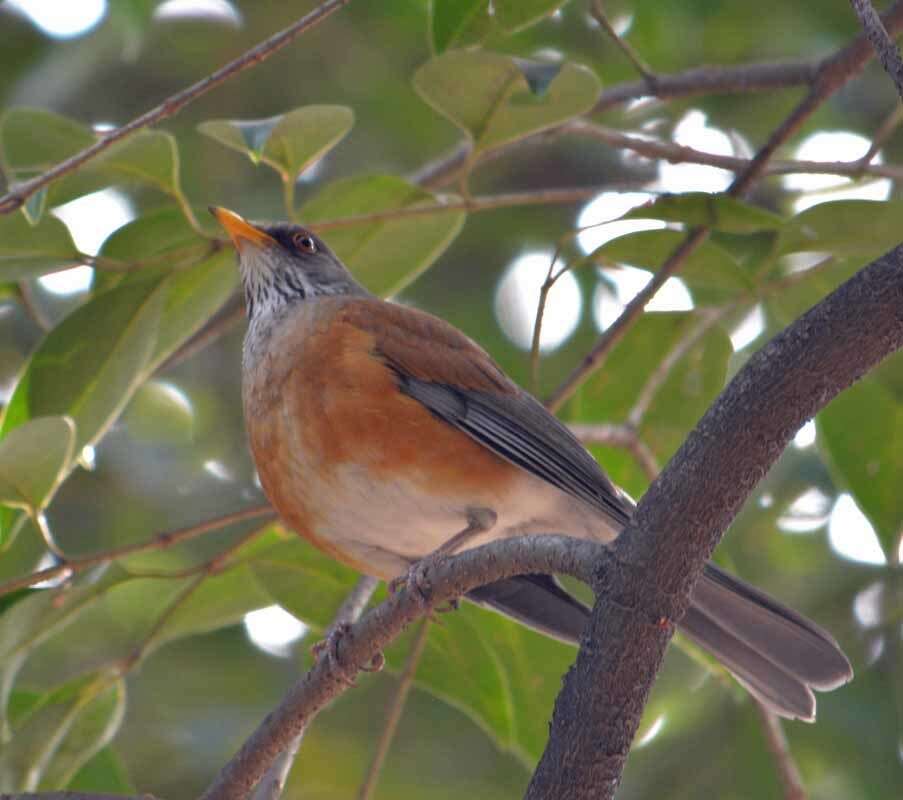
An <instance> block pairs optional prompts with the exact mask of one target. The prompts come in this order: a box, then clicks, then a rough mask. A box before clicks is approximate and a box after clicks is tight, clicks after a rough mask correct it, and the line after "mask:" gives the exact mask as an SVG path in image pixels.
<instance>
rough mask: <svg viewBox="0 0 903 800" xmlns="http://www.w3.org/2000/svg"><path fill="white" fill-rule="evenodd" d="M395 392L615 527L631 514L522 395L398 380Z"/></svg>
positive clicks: (571, 441) (581, 452)
mask: <svg viewBox="0 0 903 800" xmlns="http://www.w3.org/2000/svg"><path fill="white" fill-rule="evenodd" d="M399 385H400V388H401V391H402V392H404V393H405V394H407V395H408V396H410V397H413V398H414V399H415V400H417V401H419V402H420V403H423V405H424V406H426V408H428V409H429V410H430V411H431V412H432V413H433V414H435V415H436V416H437V417H439V418H440V419H443V420H445V421H446V422H448V423H449V424H450V425H453V426H454V427H456V428H458V429H459V430H461V431H463V432H464V433H466V434H467V435H468V436H470V437H472V438H473V439H476V441H478V442H479V443H480V444H482V445H484V446H485V447H487V448H489V449H490V450H492V451H493V452H494V453H496V454H497V455H499V456H501V457H502V458H504V459H505V460H507V461H510V462H511V463H512V464H515V465H516V466H518V467H520V468H521V469H524V470H526V471H527V472H530V473H532V474H533V475H536V476H537V477H538V478H542V479H543V480H545V481H547V482H548V483H551V484H552V485H553V486H556V487H558V488H559V489H561V490H562V491H564V492H567V493H568V494H570V495H572V496H573V497H576V498H577V499H579V500H582V501H583V502H584V503H588V504H589V505H591V506H594V507H595V508H598V509H599V511H601V512H602V513H603V514H605V516H607V517H609V518H611V519H612V520H614V521H615V522H616V523H617V524H618V525H621V526H623V525H626V524H627V521H628V519H629V518H630V514H631V512H632V510H633V503H632V502H631V501H630V500H629V499H627V498H626V497H625V496H624V495H623V494H622V493H621V492H620V491H619V490H618V489H617V488H616V487H615V485H614V484H613V483H612V482H611V481H610V480H609V478H608V476H607V475H606V474H605V473H604V472H603V471H602V470H601V468H600V467H599V465H598V464H597V463H596V460H595V459H594V458H593V457H592V456H591V455H590V454H589V452H587V450H586V448H584V447H583V445H582V444H580V442H579V441H578V440H577V438H576V437H575V436H574V435H573V434H572V433H571V432H570V431H569V430H568V429H567V427H565V426H564V425H563V424H562V423H561V422H559V421H558V420H557V419H556V418H555V417H554V416H552V415H551V414H549V412H548V411H546V409H545V408H543V407H542V405H540V404H539V402H537V401H536V400H535V399H534V398H533V397H531V396H530V395H529V394H527V393H526V392H518V393H516V394H504V395H497V394H488V393H485V392H475V391H462V390H460V389H456V388H455V387H453V386H446V385H444V384H440V383H431V382H429V381H424V380H420V379H419V378H412V377H411V376H409V375H399Z"/></svg>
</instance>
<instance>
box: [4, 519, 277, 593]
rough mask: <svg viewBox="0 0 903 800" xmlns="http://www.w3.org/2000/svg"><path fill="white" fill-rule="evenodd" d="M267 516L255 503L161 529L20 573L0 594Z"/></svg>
mask: <svg viewBox="0 0 903 800" xmlns="http://www.w3.org/2000/svg"><path fill="white" fill-rule="evenodd" d="M266 516H270V517H272V519H275V518H276V512H275V511H273V509H272V508H271V507H270V506H268V505H264V506H254V507H252V508H245V509H242V510H241V511H235V512H233V513H231V514H224V515H223V516H221V517H216V518H214V519H210V520H205V521H204V522H199V523H198V524H197V525H189V526H188V527H185V528H178V529H176V530H173V531H164V532H163V533H158V534H157V535H156V536H154V537H153V538H152V539H147V540H145V541H142V542H135V543H134V544H126V545H122V546H121V547H114V548H111V549H110V550H103V551H101V552H99V553H93V554H92V555H89V556H78V557H76V558H67V559H66V560H65V561H64V562H63V563H62V564H57V565H56V566H53V567H47V569H40V570H38V571H37V572H33V573H31V574H30V575H23V576H22V577H21V578H13V579H12V580H9V581H7V582H6V583H3V584H0V597H3V595H6V594H9V593H10V592H15V591H16V590H18V589H25V588H27V587H29V586H34V585H35V584H36V583H43V582H44V581H52V580H56V579H58V578H66V577H69V576H71V575H75V574H77V573H79V572H84V571H85V570H86V569H91V567H96V566H97V565H98V564H107V563H109V562H110V561H115V560H116V559H119V558H125V557H126V556H130V555H134V554H135V553H144V552H147V551H148V550H164V549H166V548H167V547H172V546H173V545H176V544H180V543H181V542H187V541H188V540H189V539H195V538H197V537H198V536H203V535H204V534H205V533H210V531H216V530H220V529H221V528H225V527H227V526H229V525H234V524H236V523H238V522H245V521H247V520H249V519H257V518H258V517H266Z"/></svg>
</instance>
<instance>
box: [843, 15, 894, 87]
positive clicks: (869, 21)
mask: <svg viewBox="0 0 903 800" xmlns="http://www.w3.org/2000/svg"><path fill="white" fill-rule="evenodd" d="M850 5H851V6H853V11H855V12H856V16H857V17H859V21H860V22H861V23H862V29H863V30H864V31H865V35H866V36H868V39H869V41H870V42H871V43H872V47H873V48H874V49H875V54H876V55H877V56H878V60H879V61H880V62H881V66H882V67H884V71H885V72H886V73H887V74H888V75H890V78H891V80H892V81H893V82H894V86H896V87H897V94H898V95H900V98H901V99H903V59H901V58H900V51H899V49H898V48H897V45H896V44H895V43H894V40H893V39H891V38H890V36H889V35H888V33H887V29H886V28H885V27H884V23H882V22H881V17H879V16H878V12H877V11H875V7H874V6H873V5H872V4H871V1H870V0H850Z"/></svg>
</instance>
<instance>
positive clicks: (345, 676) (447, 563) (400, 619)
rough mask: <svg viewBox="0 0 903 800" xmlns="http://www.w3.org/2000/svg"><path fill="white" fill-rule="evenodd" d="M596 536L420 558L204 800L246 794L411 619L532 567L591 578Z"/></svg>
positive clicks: (508, 542)
mask: <svg viewBox="0 0 903 800" xmlns="http://www.w3.org/2000/svg"><path fill="white" fill-rule="evenodd" d="M604 550H605V546H604V545H602V544H601V543H598V542H589V541H581V540H578V539H571V538H569V537H566V536H552V535H550V536H526V537H517V538H512V539H505V540H501V541H495V542H492V543H491V544H487V545H483V546H482V547H477V548H474V549H472V550H467V551H466V552H464V553H461V554H460V555H456V556H454V557H439V558H436V557H429V558H427V559H424V560H423V561H421V562H419V564H418V565H417V568H416V573H415V574H416V577H415V578H414V579H413V580H412V581H411V582H409V584H408V585H407V586H404V587H403V588H401V589H400V590H399V591H398V592H397V593H395V594H393V595H390V596H389V598H388V599H387V600H386V601H385V602H383V603H382V604H380V605H379V606H377V607H376V608H374V609H371V610H370V611H368V612H367V614H366V615H364V616H363V617H362V618H361V620H360V621H359V622H358V623H356V624H355V625H353V626H352V627H351V628H350V629H349V630H348V631H347V632H346V633H345V634H343V635H342V636H341V638H340V639H339V641H338V644H337V646H336V648H335V653H334V655H332V656H330V655H329V654H328V649H327V650H326V651H325V652H324V655H323V656H322V657H321V658H320V659H319V660H318V661H317V663H316V664H315V665H314V666H313V667H312V668H311V670H310V671H309V672H308V673H307V674H306V675H305V676H304V677H303V678H302V679H301V680H300V681H298V682H297V683H296V684H295V685H294V686H293V687H292V688H291V689H290V690H289V692H288V694H286V696H285V698H284V699H283V700H282V702H281V703H280V704H279V706H278V707H277V708H276V709H275V710H274V711H273V712H272V713H270V714H269V715H267V717H266V719H265V720H264V721H263V722H261V723H260V725H259V726H258V728H257V730H256V731H254V733H252V734H251V736H250V737H249V738H248V739H247V740H246V741H245V743H244V744H243V745H242V747H241V749H240V750H239V752H238V753H236V755H235V756H234V757H233V758H232V759H231V760H230V761H229V763H228V764H226V765H225V767H223V769H222V770H221V771H220V774H219V775H218V776H217V777H216V779H215V780H214V782H213V783H212V784H211V786H210V787H208V789H207V790H206V791H205V792H204V794H203V795H202V800H214V799H215V800H244V798H245V797H247V796H248V794H249V793H250V792H251V790H252V789H253V787H254V785H255V784H256V783H257V781H258V780H259V779H260V777H261V776H262V775H263V774H264V773H265V772H266V770H267V769H268V768H269V766H270V764H272V762H273V761H274V759H276V758H277V757H278V755H279V753H280V752H282V750H284V749H285V748H286V747H287V746H288V745H289V744H290V742H291V741H292V739H293V738H294V737H295V736H297V735H298V734H299V733H300V732H301V731H302V730H303V729H304V727H305V726H306V725H308V724H309V723H310V721H311V720H312V719H313V718H314V716H316V714H317V713H319V711H321V710H322V709H323V708H324V707H325V706H326V705H327V704H328V703H329V702H331V701H332V700H334V699H335V698H336V697H338V696H339V695H341V694H342V693H343V692H345V691H347V690H348V688H350V686H351V685H352V681H353V680H354V677H355V676H356V675H358V674H359V673H360V672H361V670H363V669H364V668H366V667H367V666H368V665H369V664H370V663H371V662H372V661H373V659H374V658H378V657H379V655H380V654H381V652H382V650H383V648H384V647H386V645H388V644H389V643H390V642H391V641H392V640H394V639H395V638H397V637H398V635H399V634H400V633H401V632H402V631H403V630H404V629H405V628H406V627H407V626H408V625H410V624H411V623H412V622H414V621H415V620H417V619H419V618H421V617H423V616H426V615H427V614H428V613H429V612H430V611H431V610H432V609H434V608H436V607H438V606H441V605H443V604H444V603H447V602H448V601H450V600H453V599H455V598H458V597H461V596H463V595H465V594H466V593H467V592H469V591H470V590H471V589H474V588H476V587H477V586H484V585H485V584H487V583H491V582H493V581H496V580H502V579H503V578H510V577H512V576H513V575H522V574H526V573H531V572H552V573H560V574H564V575H571V576H573V577H575V578H578V579H579V580H582V581H588V580H590V578H591V577H592V572H593V570H592V565H593V564H594V563H596V562H597V560H598V559H599V558H600V556H601V554H602V553H603V552H604Z"/></svg>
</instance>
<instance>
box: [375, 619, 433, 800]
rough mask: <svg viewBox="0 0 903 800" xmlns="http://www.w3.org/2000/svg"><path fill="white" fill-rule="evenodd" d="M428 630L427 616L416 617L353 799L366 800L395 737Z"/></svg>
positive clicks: (377, 778)
mask: <svg viewBox="0 0 903 800" xmlns="http://www.w3.org/2000/svg"><path fill="white" fill-rule="evenodd" d="M429 630H430V621H429V618H425V619H422V620H420V623H419V624H418V625H417V631H416V632H415V633H414V641H413V642H412V643H411V652H410V653H408V657H407V660H406V661H405V664H404V669H403V670H402V673H401V675H400V676H399V678H398V686H396V687H395V693H394V694H393V695H392V700H391V702H390V703H389V708H388V710H387V711H386V721H385V722H384V723H383V730H382V734H381V735H380V737H379V741H378V742H377V743H376V752H375V753H374V754H373V760H372V761H371V762H370V769H368V770H367V777H366V778H364V782H363V784H361V788H360V791H359V792H358V794H357V800H370V798H371V797H372V796H373V792H374V791H375V790H376V783H377V781H378V780H379V774H380V772H382V768H383V764H384V763H385V761H386V756H388V755H389V748H390V747H391V746H392V741H393V740H394V739H395V732H396V731H397V730H398V723H399V722H400V721H401V714H402V711H404V707H405V704H406V703H407V700H408V694H409V693H410V691H411V687H412V686H413V685H414V675H415V674H416V672H417V665H418V664H419V663H420V656H421V655H423V648H424V647H426V639H427V635H428V634H429Z"/></svg>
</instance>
